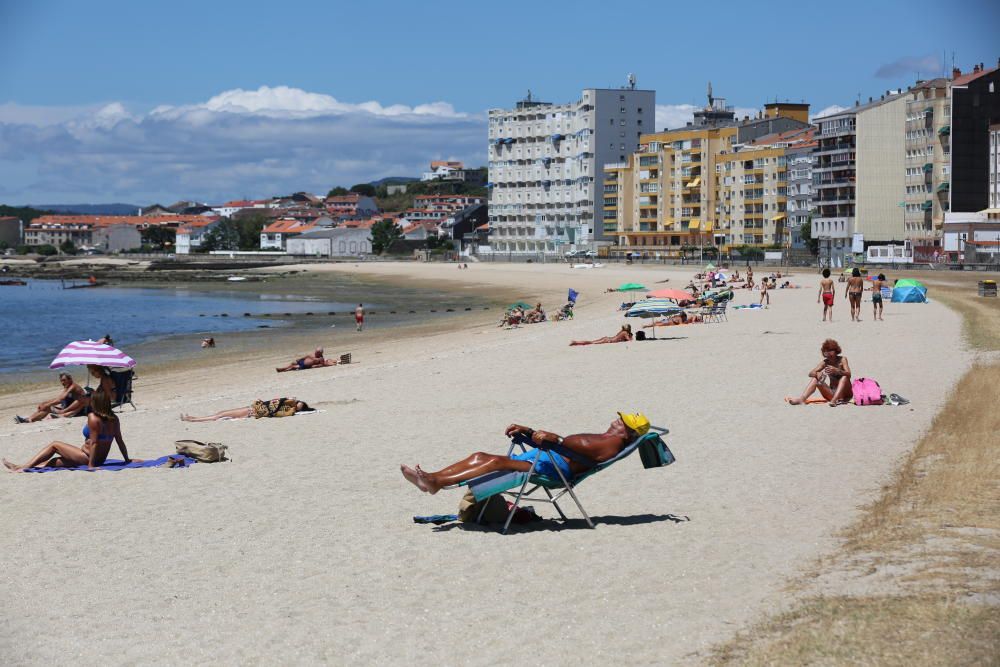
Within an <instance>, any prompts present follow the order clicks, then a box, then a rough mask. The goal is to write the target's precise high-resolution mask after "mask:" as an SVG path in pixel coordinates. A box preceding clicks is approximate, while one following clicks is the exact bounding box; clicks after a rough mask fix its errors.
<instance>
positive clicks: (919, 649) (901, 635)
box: [712, 595, 1000, 667]
mask: <svg viewBox="0 0 1000 667" xmlns="http://www.w3.org/2000/svg"><path fill="white" fill-rule="evenodd" d="M998 656H1000V614H998V613H997V608H996V607H990V606H986V605H978V604H964V603H956V602H954V601H952V600H950V599H948V598H947V597H943V596H928V595H924V596H912V597H902V598H886V597H879V598H858V597H835V598H814V599H811V600H809V601H808V602H806V603H804V604H803V605H802V606H800V607H798V608H797V609H795V610H794V611H792V612H789V613H787V614H782V615H780V616H777V617H775V618H774V619H773V620H771V621H770V622H769V623H768V624H767V625H766V626H764V627H762V628H758V629H756V630H754V631H753V632H752V634H751V635H750V636H748V637H746V638H745V640H744V641H741V642H733V643H731V644H730V645H728V646H727V647H725V648H724V649H722V650H721V651H720V652H719V653H717V654H716V655H715V656H714V658H713V660H712V663H713V664H716V665H748V666H757V665H761V666H763V665H879V666H884V665H906V666H907V667H921V666H923V665H927V666H931V665H933V666H935V667H937V666H939V665H996V664H997V663H998Z"/></svg>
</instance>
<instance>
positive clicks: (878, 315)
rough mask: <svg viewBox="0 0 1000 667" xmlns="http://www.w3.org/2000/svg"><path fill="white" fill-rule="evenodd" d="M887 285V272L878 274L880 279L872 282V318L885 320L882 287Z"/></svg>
mask: <svg viewBox="0 0 1000 667" xmlns="http://www.w3.org/2000/svg"><path fill="white" fill-rule="evenodd" d="M883 287H885V274H884V273H880V274H878V279H877V280H875V281H874V282H872V319H876V320H879V321H882V322H884V321H885V320H883V319H882V288H883Z"/></svg>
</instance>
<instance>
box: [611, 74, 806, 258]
mask: <svg viewBox="0 0 1000 667" xmlns="http://www.w3.org/2000/svg"><path fill="white" fill-rule="evenodd" d="M710 90H711V89H710ZM808 108H809V107H808V105H805V104H785V103H774V104H769V105H767V107H766V109H765V111H764V112H761V113H760V114H758V115H757V116H756V117H755V118H753V119H751V118H744V119H743V120H742V121H737V120H736V118H735V114H734V113H733V111H732V108H731V107H726V106H725V104H724V100H719V99H716V98H713V97H712V96H711V92H709V104H708V105H707V106H706V107H705V108H704V109H703V110H700V111H697V112H695V120H694V122H693V123H689V124H688V126H687V127H683V128H679V129H676V130H665V131H663V132H657V133H653V134H645V135H643V136H642V137H641V139H640V146H639V150H638V151H637V152H635V153H632V154H631V155H629V157H628V160H627V161H626V162H619V163H615V164H609V165H605V172H604V209H603V210H604V219H603V223H604V232H605V235H606V236H609V237H613V238H616V239H617V245H616V246H613V247H611V248H609V249H608V251H609V252H615V253H624V252H640V253H645V254H650V255H654V256H656V255H666V256H675V255H678V254H680V252H681V249H682V248H683V247H684V246H711V245H716V246H725V245H728V244H730V243H735V244H737V245H741V244H742V243H743V239H744V238H748V237H752V238H754V239H755V241H754V243H757V242H758V241H757V239H760V241H759V243H761V244H768V243H773V242H774V241H773V240H771V239H773V238H775V235H776V234H777V237H778V238H780V239H782V240H784V238H785V236H786V235H785V232H784V229H785V227H784V225H780V224H779V223H780V222H781V221H780V219H777V220H774V219H771V218H775V217H777V216H778V215H779V214H781V213H783V212H784V210H785V209H784V197H785V196H786V194H787V192H786V190H787V178H785V177H784V174H787V169H786V168H785V165H784V158H783V156H782V160H781V165H780V170H779V169H778V167H779V165H778V160H777V159H776V158H777V157H778V156H777V153H774V154H773V155H772V153H767V155H766V156H765V155H763V154H762V155H760V156H758V157H760V158H762V159H763V158H765V157H766V158H768V159H770V158H775V159H774V161H773V162H771V161H769V162H766V163H765V162H762V163H761V165H762V167H764V169H763V170H761V171H760V172H759V173H758V170H757V169H755V168H754V167H753V165H752V161H751V167H750V168H749V169H746V173H744V165H743V161H741V160H738V159H737V158H736V157H735V155H736V151H737V149H739V148H740V147H741V141H744V142H750V141H753V140H755V139H758V138H760V137H763V136H766V135H774V134H776V133H780V132H788V131H792V130H795V131H801V130H802V129H804V128H808V127H809V124H808V123H807V122H805V121H804V120H802V118H807V117H808ZM756 150H760V149H756ZM775 150H780V149H775ZM737 163H739V164H738V165H737ZM767 167H770V170H768V169H767ZM724 169H726V170H728V171H729V172H733V170H737V171H738V172H739V177H740V179H741V184H742V179H744V177H746V176H752V177H753V178H754V179H755V180H754V181H753V182H754V183H756V178H757V176H760V178H761V179H762V180H761V187H760V188H750V190H751V192H750V195H751V197H752V198H750V199H747V200H744V199H742V198H741V199H739V200H738V201H739V204H738V205H739V207H740V208H739V213H740V215H739V216H734V215H733V213H734V211H735V210H736V209H735V208H734V207H736V206H737V200H736V199H734V196H737V197H742V196H743V195H745V194H746V192H744V191H742V190H744V189H742V188H739V189H734V188H733V187H732V185H734V184H735V181H733V182H732V183H729V184H727V185H726V186H725V188H723V187H722V177H723V174H724V172H723V170H724ZM779 171H780V172H781V174H782V178H783V179H784V180H783V182H782V183H781V184H779V183H778V181H773V182H772V181H771V180H770V179H771V178H776V177H777V176H778V172H779ZM730 175H731V176H732V178H735V177H736V176H735V173H730ZM765 178H767V181H766V183H767V185H766V187H765V186H764V183H765V181H764V180H763V179H765ZM779 188H780V189H781V192H782V194H781V195H780V196H779V195H778V194H777V191H778V190H779ZM758 190H760V192H758ZM772 191H773V193H772ZM758 195H759V196H758ZM723 196H728V199H727V200H725V201H723V200H722V199H721V198H722V197H723ZM779 199H780V201H779ZM779 205H780V206H781V208H780V210H779V209H778V208H772V207H778V206H779ZM748 206H749V209H748V208H747V207H748ZM758 209H759V210H760V213H761V216H758V215H757V212H758ZM748 210H749V212H750V213H751V214H752V215H751V216H749V217H747V216H745V215H744V214H745V213H746V212H747V211H748ZM772 210H773V213H772ZM765 213H771V215H770V216H764V214H765ZM764 217H767V218H768V221H767V222H770V223H772V224H770V225H768V224H766V223H765V221H764V219H763V218H764ZM734 219H738V220H739V222H740V227H739V232H738V234H739V238H738V239H734V238H733V234H732V230H730V228H729V225H730V224H731V223H732V221H733V220H734ZM758 225H759V226H758ZM745 230H746V231H745ZM758 231H759V232H760V233H758Z"/></svg>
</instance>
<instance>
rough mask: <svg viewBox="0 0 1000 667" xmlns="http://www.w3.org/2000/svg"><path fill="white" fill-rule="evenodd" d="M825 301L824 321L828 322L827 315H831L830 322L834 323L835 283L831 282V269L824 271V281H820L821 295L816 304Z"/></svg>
mask: <svg viewBox="0 0 1000 667" xmlns="http://www.w3.org/2000/svg"><path fill="white" fill-rule="evenodd" d="M820 299H822V300H823V321H824V322H826V314H827V313H830V321H831V322H833V299H834V292H833V281H832V280H830V269H823V280H821V281H819V294H818V295H817V296H816V303H819V302H820Z"/></svg>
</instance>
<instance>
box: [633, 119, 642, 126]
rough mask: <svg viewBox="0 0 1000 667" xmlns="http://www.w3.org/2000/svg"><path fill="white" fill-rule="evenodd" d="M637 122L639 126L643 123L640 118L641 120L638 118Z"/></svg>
mask: <svg viewBox="0 0 1000 667" xmlns="http://www.w3.org/2000/svg"><path fill="white" fill-rule="evenodd" d="M635 124H636V125H639V126H641V125H642V119H641V118H640V119H639V120H637V121H636V122H635Z"/></svg>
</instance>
